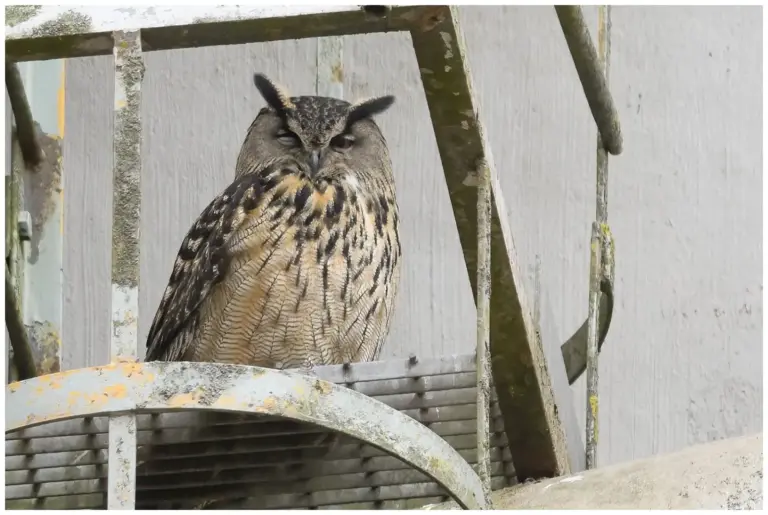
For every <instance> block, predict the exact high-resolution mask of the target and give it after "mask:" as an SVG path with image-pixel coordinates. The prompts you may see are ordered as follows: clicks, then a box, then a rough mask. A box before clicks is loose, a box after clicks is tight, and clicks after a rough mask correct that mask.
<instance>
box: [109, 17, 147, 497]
mask: <svg viewBox="0 0 768 515" xmlns="http://www.w3.org/2000/svg"><path fill="white" fill-rule="evenodd" d="M113 38H114V56H115V105H114V109H115V111H114V141H113V153H114V157H113V158H114V171H113V184H112V188H113V191H112V336H111V341H110V354H111V360H112V362H113V363H116V362H121V361H122V362H124V361H136V360H137V354H138V313H139V217H140V213H141V183H140V180H141V81H142V78H143V76H144V63H143V59H142V55H141V32H140V31H125V32H123V31H117V32H114V33H113ZM135 502H136V416H135V415H134V414H129V415H121V416H115V417H111V418H110V419H109V474H108V498H107V509H109V510H119V509H124V510H125V509H127V510H132V509H134V507H135Z"/></svg>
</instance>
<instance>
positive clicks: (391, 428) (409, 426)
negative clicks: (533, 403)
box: [5, 362, 487, 509]
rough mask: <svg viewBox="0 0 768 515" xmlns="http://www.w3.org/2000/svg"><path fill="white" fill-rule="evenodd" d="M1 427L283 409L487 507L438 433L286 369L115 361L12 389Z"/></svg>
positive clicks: (464, 502) (472, 504) (465, 501)
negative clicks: (83, 419) (135, 415)
mask: <svg viewBox="0 0 768 515" xmlns="http://www.w3.org/2000/svg"><path fill="white" fill-rule="evenodd" d="M5 398H6V403H5V431H6V433H8V432H12V431H17V430H19V429H23V428H26V427H31V426H36V425H40V424H45V423H48V422H54V421H59V420H66V419H71V418H76V417H83V416H98V415H115V414H122V413H127V412H135V413H141V412H153V411H155V412H156V411H179V410H189V409H194V410H203V411H227V412H235V413H259V414H267V415H277V416H281V417H286V418H290V419H293V420H297V421H301V422H309V423H312V424H317V425H320V426H323V427H326V428H328V429H332V430H334V431H338V432H340V433H343V434H346V435H349V436H352V437H354V438H357V439H359V440H362V441H364V442H366V443H368V444H370V445H373V446H375V447H378V448H379V449H381V450H383V451H385V452H387V453H389V454H391V455H393V456H396V457H398V458H400V459H402V460H403V461H405V462H406V463H408V464H409V465H411V466H412V467H414V468H416V469H418V470H420V471H421V472H423V473H425V474H426V475H428V476H430V477H431V478H432V479H434V480H435V481H436V482H438V483H439V484H440V485H442V486H443V487H444V488H445V489H446V490H447V491H448V493H449V494H450V495H451V496H452V497H453V498H454V499H455V500H456V502H457V503H458V504H459V505H460V506H462V507H463V508H465V509H486V508H487V505H486V501H485V497H484V495H483V488H482V484H481V482H480V478H479V477H478V476H477V474H475V472H474V471H473V470H472V467H471V466H470V465H469V464H468V463H467V462H466V461H465V460H464V459H463V458H462V457H461V456H460V455H459V454H458V453H457V452H456V451H455V450H454V449H453V448H452V447H451V446H450V445H448V443H447V442H446V441H445V440H443V439H442V438H440V437H439V436H438V435H437V434H435V433H434V432H432V431H430V430H429V429H428V428H426V427H425V426H423V425H422V424H421V423H419V422H417V421H416V420H414V419H412V418H410V417H408V416H407V415H403V414H402V413H400V412H398V411H397V410H394V409H392V408H390V407H389V406H387V405H385V404H383V403H381V402H379V401H377V400H374V399H372V398H370V397H367V396H365V395H363V394H360V393H357V392H355V391H353V390H350V389H347V388H344V387H341V386H337V385H335V384H333V383H330V382H328V381H323V380H321V379H316V378H313V377H309V376H304V375H301V374H297V373H295V372H289V371H279V370H272V369H266V368H260V367H250V366H244V365H221V364H213V363H185V362H176V363H162V362H152V363H117V364H111V365H106V366H101V367H92V368H81V369H77V370H72V371H68V372H60V373H58V374H49V375H45V376H41V377H36V378H33V379H28V380H26V381H20V382H16V383H11V384H9V385H8V386H7V387H6V396H5Z"/></svg>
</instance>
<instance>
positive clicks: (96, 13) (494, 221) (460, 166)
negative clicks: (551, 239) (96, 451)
mask: <svg viewBox="0 0 768 515" xmlns="http://www.w3.org/2000/svg"><path fill="white" fill-rule="evenodd" d="M107 10H109V9H107ZM556 10H557V14H558V18H559V19H560V23H561V25H562V28H563V32H564V34H565V37H566V41H567V42H568V46H569V49H570V51H571V53H572V55H573V57H574V63H575V64H576V69H577V71H578V73H579V77H580V79H581V81H582V84H583V85H584V90H585V93H586V96H587V100H588V102H589V105H590V108H591V110H592V112H593V116H594V118H595V121H596V124H597V126H598V129H599V134H600V137H599V138H600V139H599V141H600V143H599V145H598V147H599V148H598V153H599V154H598V156H599V157H598V163H599V164H600V165H601V166H602V168H601V170H602V171H599V173H598V194H599V195H603V199H604V191H605V188H604V187H603V186H604V184H605V177H606V171H605V170H606V168H605V166H603V164H604V163H605V162H606V161H607V158H606V152H608V153H612V154H618V153H619V152H620V151H621V133H620V130H619V124H618V121H617V117H616V111H615V108H614V106H613V101H612V99H611V96H610V93H609V91H608V88H607V79H606V77H605V75H604V74H603V73H602V68H604V67H605V66H604V65H603V63H601V62H600V61H599V60H598V59H597V54H596V50H595V48H594V45H593V44H592V41H591V38H590V36H589V32H588V30H587V28H586V24H585V23H584V20H583V16H582V13H581V9H580V8H579V7H557V8H556ZM125 12H128V14H125ZM104 13H105V8H76V9H68V10H67V9H62V8H56V7H51V8H49V7H43V8H42V9H41V10H40V11H39V12H32V13H30V16H31V17H30V18H29V19H28V20H26V21H22V22H21V23H19V24H18V25H16V26H14V27H13V28H11V29H10V30H7V31H6V59H7V60H8V61H10V62H19V61H32V60H48V59H63V58H70V57H84V56H94V55H108V54H113V55H114V56H115V103H114V109H115V110H114V151H113V152H114V173H113V206H114V208H113V234H112V242H113V261H112V292H113V293H112V340H111V358H112V363H111V364H109V365H106V366H101V367H91V368H85V369H79V370H73V371H68V372H57V373H52V374H46V375H42V376H39V377H33V378H26V377H24V376H22V378H25V379H26V380H24V381H20V382H14V383H11V384H10V385H8V387H7V388H6V400H7V402H6V435H7V437H6V438H7V439H8V435H9V434H16V435H17V439H16V440H14V441H15V442H21V441H23V440H24V439H25V438H26V436H25V435H28V434H30V433H29V432H30V431H35V430H38V431H44V429H43V428H44V427H45V424H46V423H50V422H60V423H62V424H63V423H65V422H64V421H66V420H67V419H71V418H75V417H83V418H84V420H85V422H82V421H70V422H66V423H67V424H70V425H71V424H72V423H73V422H74V423H76V424H88V423H91V424H93V421H94V420H96V417H98V416H109V421H108V428H106V432H107V433H108V460H107V465H108V474H107V478H108V485H107V491H108V508H109V509H120V508H123V509H125V508H129V509H130V508H133V507H135V501H136V467H137V458H136V456H137V454H136V448H137V413H138V414H142V413H156V412H179V411H181V410H189V409H192V410H198V411H205V410H208V411H229V412H232V413H258V414H263V415H270V416H279V417H282V418H283V419H286V418H287V419H291V420H294V421H297V422H311V423H314V424H319V425H321V426H323V427H326V428H329V429H332V430H334V431H338V432H341V433H344V434H346V435H349V436H351V437H354V438H356V439H358V440H360V441H362V442H367V443H369V444H371V445H373V446H375V447H377V448H380V449H382V450H384V451H385V452H386V453H388V454H390V455H392V456H396V457H398V458H400V459H401V460H403V461H404V462H406V463H407V464H408V465H410V466H412V467H414V468H415V469H417V470H418V471H421V472H422V473H424V474H425V475H426V476H428V477H429V478H432V479H433V480H434V481H436V482H437V483H438V484H439V485H441V486H442V487H443V488H445V490H446V491H447V492H448V493H449V494H450V495H451V496H452V497H453V498H454V499H455V500H456V501H457V503H458V504H459V505H460V506H461V507H463V508H480V509H482V508H487V507H489V493H490V490H491V487H492V481H491V472H490V469H491V458H490V454H491V452H490V448H491V443H490V442H491V440H492V437H491V434H490V432H491V430H490V427H491V425H492V422H493V420H494V413H493V410H492V409H491V407H490V405H491V402H494V404H496V403H497V405H498V411H500V416H501V418H502V419H503V428H504V432H505V433H506V440H507V442H508V446H509V450H510V452H511V455H512V461H513V463H514V468H515V474H516V475H517V477H518V478H519V479H525V478H532V477H533V478H535V477H544V476H553V475H561V474H565V473H568V472H570V471H571V470H573V469H579V468H581V467H580V466H579V464H575V463H573V461H574V456H575V455H578V454H579V453H582V455H583V447H581V442H580V438H578V435H574V434H573V432H572V431H569V432H566V431H565V430H564V428H563V425H564V423H563V417H566V418H567V417H568V416H569V415H568V414H567V413H568V412H569V410H571V406H570V404H569V401H570V397H569V395H570V392H569V391H568V385H569V384H570V383H572V382H573V380H575V378H576V377H578V376H579V375H580V374H581V373H582V371H583V370H584V369H587V371H588V382H589V385H590V394H589V395H590V401H591V404H590V406H595V408H594V409H592V408H590V410H589V413H592V414H594V415H595V416H593V417H592V418H591V419H589V420H590V427H593V428H594V427H596V399H597V397H596V392H597V383H596V378H597V375H596V372H595V371H596V358H597V348H598V341H599V342H602V341H603V339H604V337H605V333H606V332H607V330H608V324H609V323H610V313H611V311H612V295H613V292H612V281H613V261H612V259H613V255H612V252H611V251H612V243H611V240H610V231H608V230H607V222H606V217H605V209H604V205H605V202H603V203H602V204H601V205H602V206H603V208H602V210H601V208H599V209H598V222H599V225H596V228H597V229H598V230H597V231H596V232H595V229H593V233H594V234H593V240H594V241H596V242H597V249H598V251H597V254H595V248H596V247H595V244H594V243H593V258H592V259H593V266H592V270H593V272H594V271H595V270H597V271H598V272H599V273H593V274H592V280H591V282H590V311H589V318H588V320H587V322H585V324H584V325H583V326H582V327H581V328H580V329H579V330H578V331H577V332H576V333H575V334H574V336H573V337H572V338H571V339H569V340H568V341H567V342H566V343H565V344H564V345H563V346H562V356H563V359H564V362H563V361H560V360H559V359H553V358H552V357H549V359H547V356H545V351H544V349H543V347H542V343H541V341H540V334H539V329H538V327H537V324H536V323H535V321H534V320H533V318H532V316H531V309H530V307H529V304H528V301H527V299H526V296H525V295H524V293H523V286H522V281H523V278H522V274H521V272H520V270H519V269H518V265H517V259H516V256H515V251H514V246H513V243H512V235H511V232H510V229H509V227H508V225H507V223H506V208H505V206H504V200H503V196H502V193H501V189H500V186H499V183H498V178H497V176H496V171H495V167H494V164H493V159H492V156H491V154H490V149H489V146H488V144H487V142H486V140H485V136H484V134H483V129H482V125H481V123H480V120H479V115H478V109H477V104H476V101H475V98H474V95H473V92H472V84H471V77H470V72H469V68H468V64H467V61H466V58H465V50H464V42H463V37H462V34H461V31H460V29H459V25H458V19H457V11H456V8H455V7H449V6H425V7H385V6H366V7H362V8H352V7H338V8H325V9H322V8H321V9H320V10H319V11H318V9H317V8H301V7H285V8H271V9H266V8H237V7H218V8H209V9H207V12H206V13H204V14H203V15H201V14H199V13H185V12H183V11H181V10H175V11H173V12H167V11H166V12H159V13H158V12H156V11H154V10H149V9H143V8H133V9H127V10H126V9H124V10H123V14H122V15H121V16H116V15H115V16H104ZM113 14H114V13H113ZM392 31H409V32H410V34H411V38H412V41H413V47H414V51H415V53H416V58H417V62H418V66H419V68H420V71H421V78H422V83H423V86H424V90H425V93H426V98H427V102H428V106H429V111H430V116H431V118H432V124H433V127H434V131H435V137H436V140H437V144H438V149H439V152H440V157H441V161H442V164H443V170H444V174H445V178H446V182H447V185H448V190H449V193H450V198H451V204H452V207H453V211H454V215H455V219H456V223H457V228H458V230H459V236H460V240H461V245H462V249H463V253H464V258H465V261H466V265H467V271H468V273H469V277H470V282H471V284H472V288H473V292H474V294H475V296H476V305H477V349H476V366H475V371H476V379H475V384H474V386H475V388H476V393H477V403H476V405H477V408H476V409H477V412H476V423H477V432H476V434H477V442H476V447H477V463H478V465H477V473H476V472H475V471H473V470H472V468H471V467H470V466H469V464H468V463H467V461H466V460H465V458H464V457H462V455H461V454H460V452H457V450H456V449H455V448H454V447H452V446H451V445H450V444H449V443H446V439H444V438H443V437H441V436H440V435H439V434H438V433H437V432H435V431H432V430H431V429H429V428H428V427H426V426H425V425H422V424H421V423H420V422H417V421H416V420H414V419H413V418H412V417H410V416H408V415H406V414H403V413H401V412H399V411H397V409H396V408H395V409H393V408H392V407H391V406H387V405H386V404H385V403H383V402H380V401H378V400H376V399H374V398H372V397H370V396H369V395H366V394H365V392H363V393H359V392H355V391H352V390H351V389H349V388H345V387H344V386H338V385H337V384H333V383H341V384H342V385H344V384H347V385H349V384H352V383H354V382H355V380H354V377H353V376H355V375H356V374H357V376H358V380H359V378H360V377H364V378H365V380H374V379H381V380H383V379H386V378H387V377H389V376H386V375H382V374H383V372H382V370H383V369H384V368H386V366H384V365H382V363H370V364H351V365H345V366H339V367H321V368H322V370H321V371H320V372H319V373H318V375H319V376H320V377H321V378H322V379H314V378H308V377H304V376H300V375H297V374H293V373H290V372H282V371H275V370H268V369H259V368H257V367H241V366H228V365H216V364H206V363H139V362H137V358H136V356H137V354H138V345H139V342H138V337H137V335H138V320H137V313H138V287H139V234H138V227H139V216H140V180H141V169H140V167H141V149H140V143H141V119H140V106H141V80H142V76H143V61H142V54H143V52H147V51H155V50H169V49H176V48H191V47H202V46H213V45H227V44H244V43H255V42H264V41H275V40H281V39H299V38H317V37H327V36H341V35H351V34H366V33H375V32H392ZM15 73H17V72H16V71H15V70H14V65H11V66H7V67H6V86H7V88H8V92H9V96H10V97H11V103H12V106H13V111H14V115H15V117H16V132H17V137H18V141H19V144H20V146H21V150H22V154H23V157H24V159H25V162H26V163H27V168H28V169H30V170H34V168H35V166H37V163H36V162H35V159H37V160H38V162H39V160H40V159H43V158H44V156H43V157H40V156H41V153H40V152H38V150H39V144H38V147H35V141H36V135H35V134H34V131H33V129H32V128H33V127H34V124H33V123H32V122H31V114H30V113H29V109H28V107H26V109H25V100H24V94H23V86H20V82H21V81H20V80H15V79H14V74H15ZM19 90H21V91H20V92H19ZM30 149H31V150H30ZM600 153H602V156H603V159H602V160H601V158H600V155H601V154H600ZM36 156H37V157H36ZM601 181H602V182H601ZM601 185H603V186H601ZM601 187H602V189H601ZM601 249H602V250H601ZM491 255H493V256H494V261H493V264H491ZM595 263H597V264H595ZM600 274H602V276H601V275H600ZM9 275H10V274H9V272H8V269H6V291H8V278H9ZM595 277H597V278H598V280H595V279H594V278H595ZM601 277H602V281H601V280H599V279H600V278H601ZM601 285H602V286H605V285H607V286H608V287H609V290H608V289H606V288H603V291H602V293H608V295H605V294H603V295H601V290H600V287H601ZM491 292H493V295H491ZM609 301H610V305H609ZM17 308H18V307H17ZM491 310H493V313H494V316H493V317H492V318H491V316H490V314H491V312H492V311H491ZM16 311H17V312H18V309H16ZM7 313H8V311H7ZM7 319H8V320H9V321H10V318H8V315H7ZM16 325H19V324H16ZM8 327H9V330H10V329H11V326H10V324H9V326H8ZM15 333H16V334H11V340H12V343H14V345H13V349H14V357H17V356H19V355H20V354H21V355H24V353H25V351H24V345H23V344H20V343H19V344H18V345H17V343H18V342H20V341H21V340H22V339H23V338H24V337H25V336H24V334H23V333H24V331H23V330H18V331H15ZM27 347H29V344H27ZM17 348H18V349H19V350H18V351H17ZM460 361H461V359H459V360H458V361H456V360H453V361H450V363H449V364H448V366H449V368H450V367H452V368H451V370H458V368H456V367H457V365H456V363H458V362H460ZM548 365H549V366H548ZM392 366H393V367H395V368H398V367H399V368H398V370H402V372H400V375H399V376H398V377H402V378H418V377H421V376H426V375H430V374H434V373H437V372H439V370H440V367H445V366H446V360H442V361H441V360H432V361H429V364H428V365H426V364H423V363H422V364H420V363H419V361H418V360H416V359H411V360H408V361H407V362H404V363H402V364H401V363H400V362H398V363H397V364H396V366H395V364H393V365H392ZM553 366H554V370H553V369H552V367H553ZM419 367H421V369H420V368H419ZM461 370H462V371H463V370H465V369H461ZM436 371H437V372H436ZM366 374H367V375H366ZM27 375H29V373H28V374H27ZM377 388H378V387H377ZM493 390H495V392H494V391H493ZM398 391H399V390H398ZM297 392H299V393H297ZM376 392H378V393H380V390H376ZM141 416H143V415H139V417H141ZM570 416H571V417H572V413H571V414H570ZM142 420H143V419H142ZM179 420H181V419H179ZM61 427H63V426H61ZM566 433H568V434H566ZM40 434H42V433H40ZM46 434H47V433H46ZM590 434H592V435H596V430H595V429H592V433H589V431H588V440H587V450H588V456H587V466H592V465H593V464H594V457H592V458H590V457H589V452H590V449H591V452H593V453H594V449H595V445H594V438H593V437H590V436H589V435H590ZM590 442H591V443H590ZM7 446H8V441H7V442H6V448H7Z"/></svg>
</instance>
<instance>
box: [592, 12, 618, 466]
mask: <svg viewBox="0 0 768 515" xmlns="http://www.w3.org/2000/svg"><path fill="white" fill-rule="evenodd" d="M610 9H611V8H610V6H602V5H601V6H599V7H598V22H597V24H598V26H597V58H598V64H599V68H600V69H601V70H602V73H603V74H604V77H605V83H606V84H608V80H609V73H608V72H609V60H610V29H611V18H610V16H611V11H610ZM596 183H597V186H596V197H597V202H596V204H597V205H596V216H595V218H596V221H595V222H593V223H592V236H591V240H590V269H589V319H588V325H587V431H586V467H587V469H592V468H595V467H596V466H597V444H598V432H599V423H598V409H599V407H598V404H599V401H598V399H599V397H598V379H599V370H598V325H599V316H600V296H601V292H600V283H601V280H602V278H603V275H604V274H603V271H604V269H606V268H609V267H610V265H609V263H608V259H606V257H608V256H606V255H605V254H606V250H608V249H610V248H611V244H610V241H609V239H610V231H609V230H608V225H607V222H608V152H607V150H606V149H605V145H604V143H603V141H602V138H601V136H600V132H599V131H598V134H597V181H596ZM609 259H612V253H611V256H610V258H609Z"/></svg>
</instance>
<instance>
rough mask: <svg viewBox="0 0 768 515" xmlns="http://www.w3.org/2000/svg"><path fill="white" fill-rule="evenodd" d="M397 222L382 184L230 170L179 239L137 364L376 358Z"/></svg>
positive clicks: (392, 278)
mask: <svg viewBox="0 0 768 515" xmlns="http://www.w3.org/2000/svg"><path fill="white" fill-rule="evenodd" d="M398 226H399V220H398V211H397V204H396V202H395V199H394V194H393V192H392V190H391V189H387V190H386V191H361V188H360V186H359V184H357V182H356V181H353V182H346V181H344V180H342V182H330V183H323V184H320V185H315V184H313V182H312V181H311V180H310V179H309V178H307V177H306V176H304V175H301V174H300V173H299V170H298V168H296V167H295V165H291V164H283V165H274V166H272V167H270V168H268V169H265V170H263V171H262V172H260V173H253V174H247V175H243V176H241V177H239V178H237V179H236V180H235V181H234V182H233V183H232V184H230V185H229V186H228V187H227V188H226V189H225V190H224V191H223V192H222V193H221V194H220V195H219V196H218V197H216V198H215V199H214V200H213V201H212V202H211V203H210V204H209V205H208V207H206V208H205V210H204V211H203V212H202V213H201V214H200V216H199V217H198V219H197V220H196V221H195V223H194V225H193V226H192V228H191V229H190V231H189V232H188V233H187V235H186V237H185V238H184V241H183V242H182V244H181V248H180V249H179V252H178V256H177V257H176V262H175V263H174V266H173V272H172V274H171V277H170V280H169V283H168V286H167V287H166V290H165V293H164V294H163V297H162V300H161V302H160V306H159V308H158V310H157V313H156V315H155V318H154V321H153V323H152V327H151V329H150V332H149V336H148V339H147V356H146V361H156V360H159V361H211V362H220V363H237V364H247V365H258V366H265V367H272V368H286V367H296V366H312V365H319V364H331V363H344V362H354V361H370V360H373V359H376V358H377V357H378V353H379V351H380V349H381V344H382V342H383V339H384V337H385V336H386V333H387V331H388V329H389V323H390V320H391V315H392V310H393V302H394V297H395V294H396V290H397V285H398V283H399V275H400V257H401V249H400V240H399V235H398Z"/></svg>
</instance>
